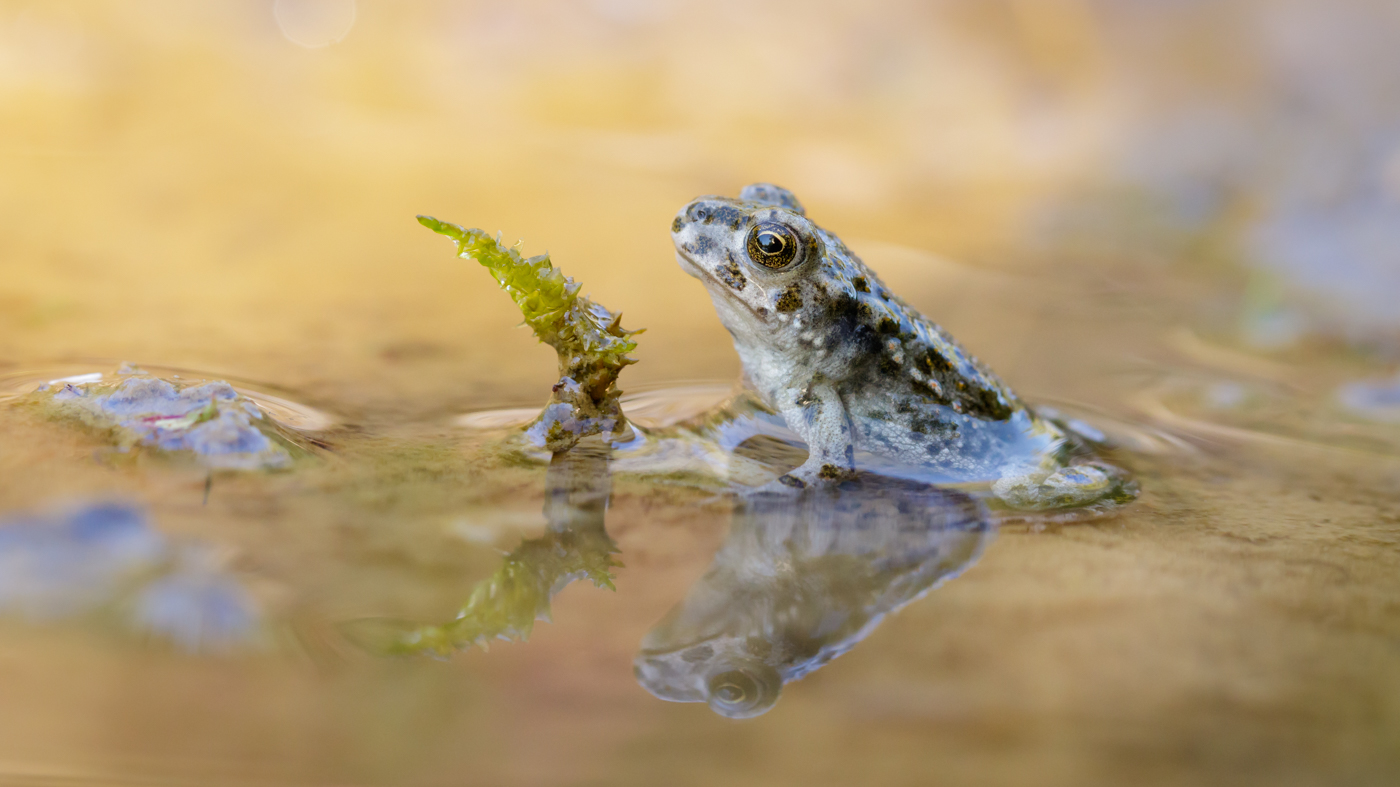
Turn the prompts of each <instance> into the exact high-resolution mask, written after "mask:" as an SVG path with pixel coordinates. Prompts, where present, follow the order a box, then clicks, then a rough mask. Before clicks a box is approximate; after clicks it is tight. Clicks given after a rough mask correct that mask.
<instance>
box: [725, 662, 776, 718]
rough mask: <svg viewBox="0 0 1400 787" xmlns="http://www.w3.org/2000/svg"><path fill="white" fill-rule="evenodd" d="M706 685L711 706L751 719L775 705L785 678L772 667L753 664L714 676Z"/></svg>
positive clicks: (732, 715) (730, 714)
mask: <svg viewBox="0 0 1400 787" xmlns="http://www.w3.org/2000/svg"><path fill="white" fill-rule="evenodd" d="M706 689H707V692H706V693H707V695H708V697H707V699H706V702H707V704H708V705H709V706H710V710H712V711H714V712H715V713H718V714H719V715H721V716H727V717H729V718H731V719H747V718H751V717H753V716H757V715H759V714H761V713H766V712H767V711H768V710H769V709H771V708H772V707H773V703H775V702H777V701H778V694H779V693H781V692H782V690H783V679H782V677H781V676H780V675H778V671H777V670H775V669H773V668H772V667H769V666H767V665H753V666H750V667H749V668H747V669H745V668H736V669H730V670H726V671H723V672H720V673H719V674H717V675H714V676H712V677H711V678H710V680H709V681H708V685H707V686H706Z"/></svg>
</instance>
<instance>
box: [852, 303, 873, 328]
mask: <svg viewBox="0 0 1400 787" xmlns="http://www.w3.org/2000/svg"><path fill="white" fill-rule="evenodd" d="M857 303H859V304H860V305H859V306H857V307H856V311H857V312H858V313H859V314H860V318H861V319H862V320H864V321H865V322H867V323H873V322H875V310H874V309H872V308H870V304H868V303H866V302H865V301H858V302H857Z"/></svg>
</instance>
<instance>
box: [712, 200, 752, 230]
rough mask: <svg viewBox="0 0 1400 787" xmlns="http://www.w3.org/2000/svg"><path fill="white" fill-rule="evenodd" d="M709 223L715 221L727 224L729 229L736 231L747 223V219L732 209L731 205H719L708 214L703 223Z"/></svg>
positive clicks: (736, 209)
mask: <svg viewBox="0 0 1400 787" xmlns="http://www.w3.org/2000/svg"><path fill="white" fill-rule="evenodd" d="M711 221H716V222H719V223H720V224H728V225H729V228H730V229H735V230H737V229H739V228H740V227H742V226H744V225H745V224H748V223H749V217H748V215H746V214H745V213H744V212H743V211H741V210H739V209H738V208H736V207H733V206H731V205H721V206H719V207H718V208H715V209H714V210H713V211H711V212H710V215H709V217H708V218H707V219H706V220H705V223H707V224H708V223H710V222H711Z"/></svg>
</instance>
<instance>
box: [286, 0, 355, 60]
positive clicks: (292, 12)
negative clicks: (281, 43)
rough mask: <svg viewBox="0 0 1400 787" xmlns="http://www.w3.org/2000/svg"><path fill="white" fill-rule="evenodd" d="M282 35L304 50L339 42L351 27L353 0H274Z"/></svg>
mask: <svg viewBox="0 0 1400 787" xmlns="http://www.w3.org/2000/svg"><path fill="white" fill-rule="evenodd" d="M272 13H273V16H275V17H276V18H277V26H278V27H279V28H281V30H282V35H284V36H286V37H287V40H288V41H291V42H292V43H294V44H300V45H302V46H304V47H307V48H308V49H316V48H319V47H323V46H330V45H331V44H335V43H339V42H340V41H341V40H342V39H344V38H345V36H347V35H349V34H350V28H352V27H354V26H355V0H276V2H274V3H273V4H272Z"/></svg>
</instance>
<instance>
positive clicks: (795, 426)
mask: <svg viewBox="0 0 1400 787" xmlns="http://www.w3.org/2000/svg"><path fill="white" fill-rule="evenodd" d="M671 236H672V239H673V240H674V242H675V246H676V256H677V259H678V260H679V262H680V265H681V267H682V268H683V269H685V271H686V272H687V273H689V274H690V275H692V276H694V277H695V278H697V279H699V280H700V281H701V282H702V283H703V284H704V285H705V288H706V289H707V290H709V292H710V297H711V298H712V299H713V301H714V304H715V310H716V312H718V314H719V318H720V321H721V322H722V323H724V326H725V328H727V329H728V330H729V333H730V334H731V335H732V336H733V337H734V347H735V349H736V350H737V351H738V353H739V357H740V359H741V360H742V362H743V365H744V372H745V376H746V378H747V380H748V382H749V383H750V384H751V385H752V387H753V388H754V390H755V391H757V393H758V394H759V395H760V396H761V397H762V398H763V400H764V401H765V402H766V403H767V405H768V406H769V407H771V408H773V409H774V410H775V411H776V412H778V413H780V414H781V415H782V417H783V419H784V420H785V421H786V422H787V425H788V427H789V428H791V429H792V430H793V431H794V432H796V433H797V434H798V436H800V437H801V438H802V439H803V440H804V441H805V442H806V443H807V447H808V458H807V461H806V462H805V463H803V464H802V466H801V467H798V468H796V469H794V470H792V471H791V472H789V473H787V474H786V475H784V476H782V477H780V478H779V479H778V480H777V482H775V483H781V484H783V485H786V486H788V487H794V488H801V487H805V486H808V485H811V484H821V483H825V482H830V481H839V480H841V479H844V478H847V477H849V476H850V475H851V474H852V473H853V472H854V471H855V469H856V467H857V464H858V462H859V464H860V465H861V466H862V467H865V466H879V465H885V466H887V467H891V466H892V467H895V468H903V469H905V470H906V471H915V472H916V474H917V475H918V477H921V478H927V479H930V480H933V481H936V482H940V483H979V482H980V483H990V484H992V488H993V491H994V492H995V494H996V495H997V496H998V497H1000V498H1001V499H1002V500H1003V501H1004V502H1006V503H1007V504H1008V505H1010V506H1012V507H1015V508H1031V509H1043V508H1060V507H1070V506H1081V505H1086V504H1089V503H1093V502H1096V501H1098V500H1102V499H1105V498H1107V497H1110V496H1113V495H1116V494H1119V493H1120V492H1121V491H1122V490H1123V482H1122V480H1121V478H1120V476H1119V474H1118V473H1117V472H1116V471H1115V470H1114V469H1112V468H1109V467H1107V466H1104V465H1098V464H1083V463H1081V464H1074V465H1071V464H1070V461H1071V459H1070V457H1071V456H1073V455H1077V454H1082V453H1084V451H1082V450H1081V449H1082V447H1083V446H1082V441H1081V440H1080V439H1079V438H1078V437H1077V436H1076V435H1074V434H1073V433H1072V432H1071V431H1070V430H1068V429H1067V428H1066V427H1064V426H1063V425H1062V424H1060V423H1058V422H1056V421H1053V420H1050V419H1047V418H1043V417H1040V416H1038V415H1037V414H1036V413H1035V411H1033V410H1032V409H1030V408H1029V407H1027V406H1026V405H1025V404H1024V403H1022V402H1021V400H1020V399H1018V398H1017V397H1016V394H1014V393H1012V391H1011V389H1010V388H1008V387H1007V386H1006V384H1005V383H1003V382H1002V381H1001V380H999V379H997V377H996V375H994V374H992V372H991V371H990V370H989V369H987V368H986V367H985V366H983V365H982V364H981V363H979V362H978V361H977V359H975V358H973V357H972V356H971V355H969V354H968V353H967V352H965V351H964V350H963V349H962V348H961V347H959V346H958V345H957V343H956V342H954V341H953V339H952V337H951V336H949V335H948V334H947V333H945V332H944V331H943V329H942V328H939V327H938V326H937V325H935V324H933V323H932V322H930V321H929V320H928V318H926V317H924V316H923V315H922V314H920V313H919V312H918V311H917V310H915V309H914V308H913V307H912V306H910V305H909V304H907V303H905V302H904V301H903V300H901V299H900V298H899V297H898V296H897V295H895V294H894V293H892V292H890V290H889V289H888V288H887V287H886V286H885V285H884V283H883V282H881V281H880V279H879V277H877V276H876V275H875V273H874V272H873V271H871V270H870V268H868V267H866V265H865V264H864V263H863V262H861V261H860V259H859V258H858V257H856V256H855V254H853V253H852V252H851V250H850V249H848V248H846V246H845V244H843V243H842V242H841V239H840V238H837V237H836V236H835V235H833V234H831V233H830V232H827V231H826V230H824V229H822V228H821V227H819V226H817V225H816V224H814V223H813V222H812V221H811V220H810V219H808V218H807V215H806V212H805V211H804V210H803V208H802V205H801V204H800V203H799V202H798V201H797V198H796V197H794V196H793V194H792V193H791V192H789V191H787V190H785V189H782V188H779V187H777V186H774V185H771V184H767V183H758V184H754V185H751V186H747V187H745V188H744V189H743V191H741V192H740V194H739V198H738V199H730V198H727V197H713V196H712V197H701V198H699V199H696V200H694V201H692V202H691V203H690V204H689V205H686V206H685V207H684V208H682V209H681V211H680V212H679V213H678V214H677V215H676V218H675V221H673V222H672V224H671Z"/></svg>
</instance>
